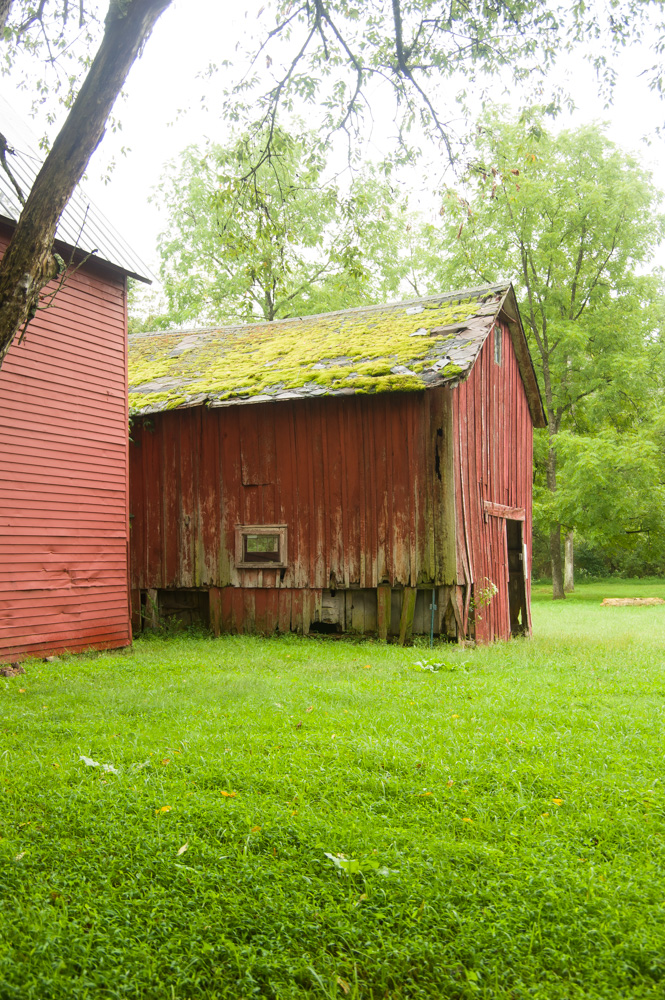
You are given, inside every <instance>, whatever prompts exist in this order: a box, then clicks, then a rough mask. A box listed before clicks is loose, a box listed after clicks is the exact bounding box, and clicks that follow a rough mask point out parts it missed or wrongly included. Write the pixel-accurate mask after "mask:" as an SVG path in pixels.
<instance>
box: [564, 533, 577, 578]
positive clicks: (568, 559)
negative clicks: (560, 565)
mask: <svg viewBox="0 0 665 1000" xmlns="http://www.w3.org/2000/svg"><path fill="white" fill-rule="evenodd" d="M573 534H574V532H573V529H572V528H569V529H568V531H567V532H566V538H565V547H564V556H565V560H564V571H563V589H564V591H565V593H566V594H572V592H573V591H574V590H575V553H574V548H573Z"/></svg>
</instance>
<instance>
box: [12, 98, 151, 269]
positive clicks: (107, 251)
mask: <svg viewBox="0 0 665 1000" xmlns="http://www.w3.org/2000/svg"><path fill="white" fill-rule="evenodd" d="M0 132H1V133H2V134H3V135H4V136H5V138H6V140H7V142H8V144H9V147H10V148H9V151H8V153H7V166H8V168H9V170H10V171H11V173H12V175H13V177H14V178H15V180H16V183H17V184H18V186H19V189H20V190H21V193H22V194H23V197H24V198H27V196H28V193H29V192H30V189H31V187H32V185H33V183H34V181H35V178H36V177H37V174H38V173H39V170H40V168H41V165H42V162H43V157H42V156H41V155H40V154H39V153H38V152H37V151H36V150H35V149H34V148H33V147H32V144H31V143H30V142H29V140H28V136H27V130H25V129H21V128H20V127H19V125H18V124H17V121H16V116H15V115H14V114H13V112H12V111H11V108H10V107H9V106H8V105H7V103H6V102H5V101H0ZM21 207H22V206H21V201H20V199H19V197H18V194H17V192H16V190H15V188H14V185H13V184H12V182H11V179H10V178H9V176H8V175H7V173H6V171H5V170H3V169H2V167H1V165H0V216H2V217H3V218H4V219H6V220H7V221H9V222H17V221H18V217H19V215H20V213H21ZM56 238H57V239H58V240H61V241H62V242H63V243H66V244H67V245H68V246H70V247H75V248H77V249H80V250H82V251H83V252H84V253H86V254H91V253H94V255H95V257H98V258H99V259H100V260H105V261H107V262H108V263H109V264H114V265H115V266H116V267H119V268H120V269H121V270H123V271H125V272H126V273H127V274H128V275H129V276H130V277H132V278H138V280H139V281H145V282H147V283H150V282H151V281H152V278H151V276H150V270H149V268H148V267H147V266H146V265H145V264H144V263H143V261H142V260H141V259H140V258H139V257H137V256H136V254H135V253H134V252H133V251H132V250H131V249H130V247H129V246H128V245H127V243H126V242H125V240H124V239H123V238H122V236H120V235H119V234H118V232H117V231H116V230H115V229H114V227H113V226H112V225H111V223H110V222H109V221H108V219H106V218H105V217H104V216H103V215H102V213H101V212H100V211H99V209H98V208H96V207H95V205H93V203H92V202H91V201H90V199H89V198H88V197H87V195H86V194H85V192H84V191H83V190H82V189H81V188H80V187H78V188H77V189H76V191H75V192H74V194H73V195H72V197H71V199H70V201H69V204H68V205H67V207H66V208H65V210H64V212H63V214H62V217H61V219H60V222H59V224H58V228H57V230H56Z"/></svg>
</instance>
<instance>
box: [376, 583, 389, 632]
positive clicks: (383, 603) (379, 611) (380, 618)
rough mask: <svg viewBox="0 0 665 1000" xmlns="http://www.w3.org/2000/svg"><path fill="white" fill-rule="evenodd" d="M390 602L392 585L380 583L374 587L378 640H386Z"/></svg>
mask: <svg viewBox="0 0 665 1000" xmlns="http://www.w3.org/2000/svg"><path fill="white" fill-rule="evenodd" d="M391 604H392V587H391V586H390V585H389V584H382V585H381V586H380V587H377V588H376V619H377V624H378V627H379V641H380V642H388V633H389V631H390V609H391Z"/></svg>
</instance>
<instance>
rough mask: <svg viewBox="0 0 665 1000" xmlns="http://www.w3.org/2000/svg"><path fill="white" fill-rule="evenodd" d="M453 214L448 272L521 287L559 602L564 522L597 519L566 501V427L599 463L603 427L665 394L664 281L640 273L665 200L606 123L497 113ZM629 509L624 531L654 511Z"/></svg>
mask: <svg viewBox="0 0 665 1000" xmlns="http://www.w3.org/2000/svg"><path fill="white" fill-rule="evenodd" d="M443 211H444V212H445V217H446V218H447V220H448V224H447V226H446V227H445V232H446V234H447V242H448V245H451V246H454V248H455V249H454V252H453V253H452V255H451V257H450V258H449V259H448V261H447V264H446V266H445V270H446V273H447V276H448V278H449V279H450V278H452V280H454V281H456V282H461V281H465V280H474V281H477V280H480V281H483V282H485V281H495V280H497V279H499V278H504V277H507V278H512V279H513V281H514V282H515V284H516V287H517V290H518V295H519V297H520V300H521V309H522V316H523V318H524V321H525V325H526V329H527V333H528V336H529V340H530V343H531V348H532V354H533V357H534V361H535V363H536V366H537V369H538V372H539V376H540V382H541V387H542V392H543V397H544V402H545V408H546V412H547V419H548V424H549V427H548V431H547V447H546V450H545V456H544V466H545V477H546V483H547V490H548V492H549V497H550V502H549V503H546V504H543V505H542V510H543V513H545V514H549V517H550V519H551V523H550V555H551V564H552V579H553V593H554V597H563V596H564V589H563V575H562V563H561V524H562V523H563V524H565V525H566V526H567V527H575V526H577V525H580V526H582V523H583V522H584V521H585V519H586V523H587V529H588V527H589V524H590V523H591V520H592V518H591V519H590V518H589V517H587V514H588V512H589V510H590V508H589V507H588V505H586V507H585V506H584V505H582V506H579V507H576V506H575V504H574V503H573V502H572V500H571V497H572V496H573V493H571V489H572V488H569V489H568V492H567V494H566V496H567V497H568V501H567V503H566V504H564V503H563V502H558V501H561V496H560V493H559V487H560V485H561V483H560V479H559V476H560V473H561V471H562V466H561V463H562V458H563V453H562V451H561V450H560V448H559V446H558V439H559V435H560V433H561V432H562V431H564V430H568V431H575V432H577V434H578V435H583V437H578V438H577V439H576V440H577V446H578V456H579V454H580V451H579V449H582V452H584V449H585V448H586V452H588V454H589V459H590V461H591V458H592V456H593V455H594V454H601V453H602V454H607V449H605V451H604V452H603V451H602V448H601V444H602V441H603V440H606V439H605V438H601V437H598V438H596V435H597V434H598V432H599V430H600V429H603V428H614V429H615V432H616V430H617V429H618V430H621V431H622V432H625V433H630V434H633V435H634V434H636V433H639V430H640V428H641V427H642V426H643V425H644V420H645V408H648V400H649V399H650V398H653V397H652V393H651V392H650V387H651V386H653V387H654V388H655V389H657V391H658V392H660V391H661V389H662V385H663V377H662V358H661V355H660V353H658V352H657V356H658V358H661V360H660V369H659V368H658V363H655V362H654V344H656V346H658V344H657V342H658V337H659V325H658V324H659V321H660V311H659V303H660V294H661V289H660V283H659V282H658V280H657V279H655V278H650V277H645V276H644V275H640V274H639V272H640V271H643V270H644V268H645V267H646V266H647V265H648V263H649V261H650V259H651V257H652V254H653V251H654V249H655V247H656V245H657V244H658V242H659V241H660V239H661V237H662V234H663V218H662V216H661V215H660V214H659V195H658V192H657V191H656V190H655V188H654V185H653V182H652V179H651V177H650V176H649V174H648V173H647V171H645V170H644V169H643V168H642V167H641V165H640V164H639V163H638V162H637V160H636V159H635V158H634V157H633V156H630V155H628V154H626V153H625V152H622V151H621V150H620V149H618V148H617V147H616V146H615V145H613V144H612V143H611V142H610V141H609V140H608V139H607V137H606V135H605V134H604V131H603V129H602V128H601V127H597V126H588V127H584V128H581V129H578V130H576V131H563V132H560V133H559V134H558V135H555V134H554V133H553V132H551V131H548V130H547V128H546V127H545V124H544V119H543V116H542V113H540V112H537V111H536V112H528V113H525V114H523V115H522V116H521V117H520V118H519V119H518V120H510V119H506V118H503V119H502V118H500V117H494V118H490V119H488V120H486V121H485V122H484V124H483V125H481V126H480V127H479V128H478V132H477V136H476V143H475V152H474V157H473V160H472V163H471V164H470V167H469V171H468V175H467V178H466V187H465V190H464V192H462V193H460V191H457V190H449V191H448V192H447V193H446V197H445V199H444V208H443ZM445 242H446V241H444V245H445ZM606 433H610V431H609V430H608V431H607V432H606ZM591 441H596V442H597V443H596V445H594V447H593V448H592V447H591ZM583 442H586V444H584V443H583ZM567 454H568V457H569V458H570V457H571V452H570V449H569V450H568V453H567ZM616 461H619V462H620V455H619V453H617V457H616ZM616 461H615V463H614V465H613V466H612V467H613V468H614V467H615V465H616ZM571 468H572V466H571ZM643 473H644V469H643V470H642V475H643ZM614 481H615V482H617V483H618V482H619V479H617V478H616V476H615V479H614ZM577 495H578V496H579V491H578V494H577ZM656 507H657V508H658V509H660V507H659V504H656ZM597 508H598V505H596V509H597ZM627 510H628V507H627V506H626V504H625V503H622V504H619V505H618V506H617V514H616V518H615V520H614V522H613V524H614V526H615V528H616V525H617V524H621V525H622V527H621V529H620V530H622V531H624V532H625V531H628V530H633V529H635V527H636V524H637V523H638V522H641V521H642V520H643V519H644V516H643V512H642V511H641V510H640V509H639V508H636V509H635V512H634V514H633V515H631V516H630V517H628V514H627ZM585 511H586V512H587V513H585ZM603 517H604V518H605V519H606V518H607V511H605V513H604V514H603ZM649 519H652V518H651V515H649ZM615 528H614V529H613V530H615ZM608 530H609V529H608Z"/></svg>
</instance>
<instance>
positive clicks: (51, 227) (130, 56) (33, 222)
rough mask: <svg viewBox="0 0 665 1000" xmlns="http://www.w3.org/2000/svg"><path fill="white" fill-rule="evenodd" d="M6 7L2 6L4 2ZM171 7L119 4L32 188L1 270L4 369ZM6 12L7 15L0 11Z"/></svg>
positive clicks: (149, 1) (113, 5)
mask: <svg viewBox="0 0 665 1000" xmlns="http://www.w3.org/2000/svg"><path fill="white" fill-rule="evenodd" d="M0 2H1V0H0ZM170 3H171V0H111V2H110V4H109V9H108V13H107V15H106V23H105V30H104V37H103V38H102V42H101V45H100V47H99V51H98V52H97V55H96V56H95V58H94V60H93V63H92V65H91V67H90V69H89V71H88V74H87V76H86V78H85V80H84V81H83V84H82V85H81V89H80V91H79V94H78V96H77V98H76V100H75V102H74V104H73V105H72V109H71V111H70V112H69V115H68V117H67V119H66V121H65V123H64V125H63V127H62V129H61V131H60V132H59V134H58V136H57V138H56V140H55V142H54V143H53V148H52V149H51V152H50V153H49V155H48V156H47V157H46V160H45V161H44V164H43V166H42V169H41V170H40V172H39V174H38V175H37V179H36V180H35V183H34V185H33V187H32V190H31V192H30V194H29V195H28V199H27V201H26V204H25V207H24V209H23V211H22V212H21V216H20V218H19V221H18V224H17V226H16V229H15V231H14V235H13V237H12V240H11V243H10V244H9V247H8V249H7V252H6V254H5V256H4V257H3V259H2V262H1V263H0V365H2V362H3V360H4V358H5V355H6V354H7V351H8V350H9V347H10V345H11V343H12V340H13V339H14V336H15V335H16V333H17V332H18V331H19V330H20V329H21V328H24V327H25V325H26V324H27V323H29V322H30V320H31V319H32V317H33V316H34V314H35V311H36V309H37V304H38V302H39V293H40V291H41V289H42V288H43V287H44V285H45V284H47V282H48V281H50V279H51V278H53V277H55V275H56V274H57V272H58V265H57V262H56V260H55V258H54V256H53V240H54V238H55V230H56V227H57V224H58V221H59V219H60V216H61V215H62V212H63V211H64V209H65V207H66V205H67V202H68V201H69V199H70V198H71V196H72V194H73V192H74V189H75V188H76V185H77V184H78V183H79V181H80V180H81V177H82V176H83V173H84V171H85V169H86V167H87V165H88V162H89V160H90V157H91V156H92V154H93V153H94V151H95V149H96V148H97V146H98V145H99V143H100V142H101V140H102V138H103V135H104V129H105V126H106V122H107V119H108V116H109V114H110V113H111V109H112V107H113V104H114V103H115V100H116V98H117V96H118V94H119V93H120V90H121V89H122V86H123V84H124V82H125V79H126V77H127V74H128V73H129V70H130V69H131V67H132V64H133V63H134V61H135V60H136V58H137V56H138V55H139V54H140V53H141V50H142V48H143V46H144V44H145V42H146V40H147V38H148V36H149V35H150V32H151V31H152V28H153V26H154V24H155V22H156V21H157V19H158V18H159V17H160V15H161V14H163V12H164V11H165V10H166V8H167V7H168V6H169V5H170ZM0 9H1V8H0Z"/></svg>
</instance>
